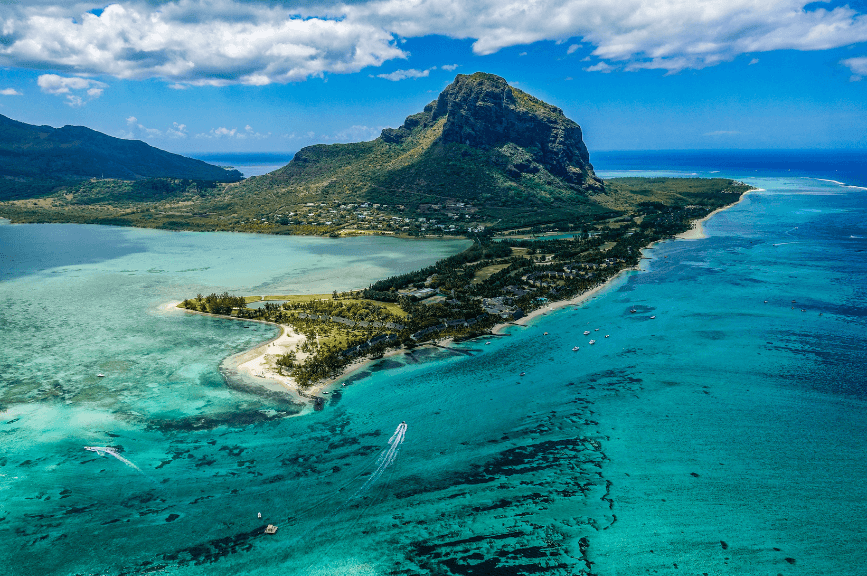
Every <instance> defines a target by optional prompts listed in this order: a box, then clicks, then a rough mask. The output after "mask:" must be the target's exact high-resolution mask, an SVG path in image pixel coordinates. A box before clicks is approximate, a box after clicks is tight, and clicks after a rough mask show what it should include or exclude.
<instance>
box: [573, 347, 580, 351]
mask: <svg viewBox="0 0 867 576" xmlns="http://www.w3.org/2000/svg"><path fill="white" fill-rule="evenodd" d="M578 350H580V348H578V347H577V346H575V347H574V348H572V352H577V351H578Z"/></svg>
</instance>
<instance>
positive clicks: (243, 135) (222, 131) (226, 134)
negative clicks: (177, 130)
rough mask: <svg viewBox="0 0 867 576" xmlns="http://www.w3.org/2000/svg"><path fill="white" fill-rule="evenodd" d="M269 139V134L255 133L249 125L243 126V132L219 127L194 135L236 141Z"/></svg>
mask: <svg viewBox="0 0 867 576" xmlns="http://www.w3.org/2000/svg"><path fill="white" fill-rule="evenodd" d="M184 128H185V129H186V126H184ZM270 137H271V133H270V132H266V133H264V134H263V133H261V132H256V131H255V130H254V129H253V127H252V126H250V125H249V124H247V125H246V126H244V129H243V130H238V129H237V128H226V127H225V126H220V127H219V128H211V130H210V131H209V132H202V133H200V134H196V138H227V139H228V138H234V139H236V140H246V139H248V138H250V139H256V140H261V139H263V138H270Z"/></svg>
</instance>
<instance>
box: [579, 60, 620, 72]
mask: <svg viewBox="0 0 867 576" xmlns="http://www.w3.org/2000/svg"><path fill="white" fill-rule="evenodd" d="M584 70H586V71H587V72H602V73H605V74H607V73H609V72H611V71H613V70H614V66H610V65H608V64H606V63H605V62H599V63H598V64H594V65H593V66H588V67H587V68H585V69H584Z"/></svg>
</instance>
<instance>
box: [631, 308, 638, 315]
mask: <svg viewBox="0 0 867 576" xmlns="http://www.w3.org/2000/svg"><path fill="white" fill-rule="evenodd" d="M630 312H631V313H632V314H635V313H636V312H638V310H636V309H635V308H633V309H632V310H630Z"/></svg>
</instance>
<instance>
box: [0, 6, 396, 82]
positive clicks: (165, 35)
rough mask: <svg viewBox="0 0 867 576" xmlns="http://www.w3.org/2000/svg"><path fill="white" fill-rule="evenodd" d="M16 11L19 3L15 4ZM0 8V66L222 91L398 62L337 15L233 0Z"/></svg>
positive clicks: (380, 33) (369, 33)
mask: <svg viewBox="0 0 867 576" xmlns="http://www.w3.org/2000/svg"><path fill="white" fill-rule="evenodd" d="M22 4H25V3H22ZM26 4H27V5H24V6H4V7H2V9H0V22H2V28H3V36H4V43H3V45H2V46H0V66H12V67H33V68H45V67H51V68H55V69H59V70H68V71H71V72H75V73H76V74H105V75H111V76H115V77H118V78H132V79H142V78H163V79H166V80H167V81H169V82H172V83H173V84H174V85H175V87H177V85H178V84H189V85H212V86H222V85H227V84H250V85H263V84H269V83H272V82H283V83H285V82H294V81H300V80H305V79H307V78H309V77H311V76H322V75H323V74H325V73H328V72H331V73H348V72H357V71H359V70H361V69H362V68H365V67H367V66H380V65H382V63H383V62H385V61H387V60H392V59H395V58H405V57H406V56H407V54H406V53H405V52H404V51H402V50H401V49H400V48H398V47H397V42H396V41H395V39H394V36H393V35H392V33H391V32H389V31H387V30H384V29H382V28H381V27H379V26H377V25H375V24H371V23H369V22H365V21H358V20H356V21H352V20H349V19H346V18H345V17H344V16H343V15H341V14H339V13H335V14H333V15H332V14H328V13H327V11H324V10H323V11H322V12H321V13H320V14H313V13H310V10H309V9H307V8H305V9H304V10H305V12H304V13H301V12H302V9H289V8H287V7H285V6H282V5H280V4H277V3H266V2H242V1H240V0H174V1H171V0H170V1H168V2H159V3H154V4H157V5H154V4H152V3H150V2H148V1H143V0H119V1H118V2H117V3H113V4H110V5H108V6H107V7H106V8H105V9H104V10H103V11H102V12H101V13H100V14H99V15H98V16H97V15H95V14H92V13H89V12H84V13H82V12H83V11H84V10H87V9H88V8H86V7H82V6H81V5H78V4H77V3H67V4H65V3H62V2H60V1H59V0H56V1H55V2H54V3H53V4H54V5H46V4H47V3H42V4H41V5H37V6H34V5H31V3H29V2H28V3H26Z"/></svg>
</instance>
